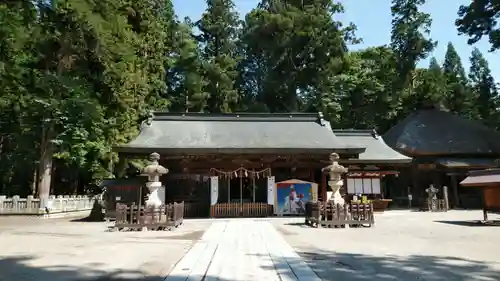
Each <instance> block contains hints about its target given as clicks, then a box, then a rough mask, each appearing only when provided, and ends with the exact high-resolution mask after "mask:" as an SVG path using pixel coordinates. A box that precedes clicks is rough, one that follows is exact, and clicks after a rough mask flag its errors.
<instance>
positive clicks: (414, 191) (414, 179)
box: [408, 164, 421, 204]
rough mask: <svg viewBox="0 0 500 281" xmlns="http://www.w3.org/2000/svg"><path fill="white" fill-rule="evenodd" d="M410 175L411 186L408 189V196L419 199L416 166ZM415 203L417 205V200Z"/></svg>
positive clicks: (415, 165) (416, 165)
mask: <svg viewBox="0 0 500 281" xmlns="http://www.w3.org/2000/svg"><path fill="white" fill-rule="evenodd" d="M411 174H412V186H411V188H408V195H411V198H412V199H415V195H417V196H418V197H417V198H420V197H421V196H420V186H418V174H419V170H418V164H414V165H413V167H412V171H411ZM417 192H418V194H417ZM417 203H419V202H418V200H417ZM412 204H413V203H412Z"/></svg>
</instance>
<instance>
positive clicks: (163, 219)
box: [112, 202, 184, 231]
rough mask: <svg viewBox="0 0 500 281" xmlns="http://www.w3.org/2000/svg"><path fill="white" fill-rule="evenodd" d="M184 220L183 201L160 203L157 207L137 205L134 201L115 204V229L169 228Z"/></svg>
mask: <svg viewBox="0 0 500 281" xmlns="http://www.w3.org/2000/svg"><path fill="white" fill-rule="evenodd" d="M183 221H184V202H181V203H171V204H167V205H162V206H160V207H159V208H146V207H144V206H141V207H139V206H138V205H136V204H135V203H132V204H130V205H127V204H121V203H117V204H116V221H115V225H114V226H113V227H112V228H115V229H117V230H120V231H121V230H142V229H144V228H146V229H147V230H165V229H168V230H171V229H172V228H174V227H178V226H179V225H181V224H182V223H183Z"/></svg>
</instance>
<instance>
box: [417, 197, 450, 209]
mask: <svg viewBox="0 0 500 281" xmlns="http://www.w3.org/2000/svg"><path fill="white" fill-rule="evenodd" d="M422 211H428V212H447V211H448V209H447V208H446V201H445V200H444V199H426V200H425V201H424V204H423V206H422Z"/></svg>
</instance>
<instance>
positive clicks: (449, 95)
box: [443, 42, 477, 119]
mask: <svg viewBox="0 0 500 281" xmlns="http://www.w3.org/2000/svg"><path fill="white" fill-rule="evenodd" d="M443 74H444V77H445V79H446V104H445V106H446V108H448V109H449V110H450V111H451V112H454V113H456V114H458V115H461V116H463V117H466V118H470V119H473V118H475V117H476V116H477V114H476V112H474V108H475V107H474V100H475V99H474V97H473V95H472V93H471V91H470V89H469V87H468V85H467V84H468V81H467V76H466V74H465V70H464V67H463V66H462V61H461V59H460V56H459V55H458V53H457V51H456V50H455V47H454V46H453V44H452V43H451V42H450V43H448V46H447V49H446V54H445V56H444V63H443Z"/></svg>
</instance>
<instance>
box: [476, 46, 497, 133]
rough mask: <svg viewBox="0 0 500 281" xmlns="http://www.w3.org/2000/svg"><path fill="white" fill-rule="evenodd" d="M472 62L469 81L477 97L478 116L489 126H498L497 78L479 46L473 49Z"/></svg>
mask: <svg viewBox="0 0 500 281" xmlns="http://www.w3.org/2000/svg"><path fill="white" fill-rule="evenodd" d="M470 64H471V66H470V70H469V81H470V84H471V85H470V86H471V90H472V91H473V93H474V96H476V97H477V100H476V103H475V104H476V108H477V113H478V115H479V116H478V117H479V118H480V120H482V121H483V122H484V123H485V124H487V125H488V126H491V127H494V126H498V121H499V120H498V118H499V105H500V104H499V97H498V91H497V87H496V84H495V79H493V76H492V75H491V70H490V68H489V66H488V62H487V61H486V59H485V58H484V56H483V54H482V53H481V52H480V51H479V50H478V49H477V48H474V50H473V51H472V54H471V57H470Z"/></svg>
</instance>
